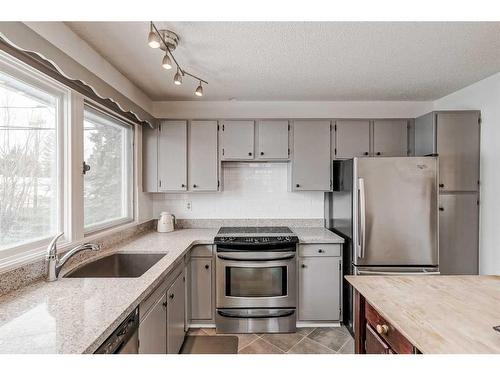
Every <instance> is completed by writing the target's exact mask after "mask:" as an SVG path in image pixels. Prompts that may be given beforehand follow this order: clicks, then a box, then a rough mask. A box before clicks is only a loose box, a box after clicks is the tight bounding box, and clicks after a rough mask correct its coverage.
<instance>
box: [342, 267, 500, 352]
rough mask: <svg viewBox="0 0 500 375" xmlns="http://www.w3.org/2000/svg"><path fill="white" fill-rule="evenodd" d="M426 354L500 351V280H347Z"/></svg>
mask: <svg viewBox="0 0 500 375" xmlns="http://www.w3.org/2000/svg"><path fill="white" fill-rule="evenodd" d="M346 279H347V281H348V282H349V283H351V284H352V285H353V287H354V288H355V289H356V290H357V291H358V292H359V293H361V295H363V297H365V299H366V300H367V301H368V303H370V305H372V306H373V307H374V308H375V309H376V310H377V311H378V312H379V313H380V314H381V315H382V316H383V317H384V318H385V319H387V320H388V321H389V322H390V323H391V324H392V325H393V326H394V327H395V328H396V329H397V330H398V331H399V332H401V333H402V334H403V335H404V336H405V337H406V338H407V339H408V340H409V341H410V342H411V343H412V344H413V345H414V346H416V347H417V348H418V349H419V350H420V351H421V352H422V353H428V354H444V353H449V354H463V353H500V332H497V331H495V330H493V326H498V325H500V276H437V275H436V276H346Z"/></svg>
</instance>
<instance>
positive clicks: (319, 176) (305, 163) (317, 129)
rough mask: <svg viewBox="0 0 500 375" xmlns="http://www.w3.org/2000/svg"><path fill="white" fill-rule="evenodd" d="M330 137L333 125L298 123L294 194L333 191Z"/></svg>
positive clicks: (307, 121)
mask: <svg viewBox="0 0 500 375" xmlns="http://www.w3.org/2000/svg"><path fill="white" fill-rule="evenodd" d="M330 135H331V134H330V121H326V120H301V121H294V123H293V155H292V167H291V169H292V171H291V174H292V176H291V177H292V178H291V184H292V190H295V191H300V190H318V191H329V190H330V189H331V171H330V169H331V168H330V166H331V162H330V138H331V137H330Z"/></svg>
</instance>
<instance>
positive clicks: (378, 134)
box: [373, 120, 408, 156]
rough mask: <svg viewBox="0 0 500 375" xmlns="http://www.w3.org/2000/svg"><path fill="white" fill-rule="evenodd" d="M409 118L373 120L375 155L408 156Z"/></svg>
mask: <svg viewBox="0 0 500 375" xmlns="http://www.w3.org/2000/svg"><path fill="white" fill-rule="evenodd" d="M407 134H408V121H407V120H375V121H373V155H374V156H407V151H408V135H407Z"/></svg>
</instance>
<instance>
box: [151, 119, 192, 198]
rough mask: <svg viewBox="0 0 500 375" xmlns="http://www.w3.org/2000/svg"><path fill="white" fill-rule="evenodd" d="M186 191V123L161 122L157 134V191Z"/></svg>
mask: <svg viewBox="0 0 500 375" xmlns="http://www.w3.org/2000/svg"><path fill="white" fill-rule="evenodd" d="M185 190H187V121H162V122H161V125H160V128H159V132H158V191H161V192H163V191H185Z"/></svg>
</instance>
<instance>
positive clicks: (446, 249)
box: [439, 193, 479, 275]
mask: <svg viewBox="0 0 500 375" xmlns="http://www.w3.org/2000/svg"><path fill="white" fill-rule="evenodd" d="M477 199H478V196H477V194H476V193H460V194H441V195H439V271H440V272H441V274H443V275H477V274H478V272H479V265H478V261H479V254H478V245H477V244H478V237H479V233H478V232H479V226H478V223H479V207H478V203H477Z"/></svg>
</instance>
